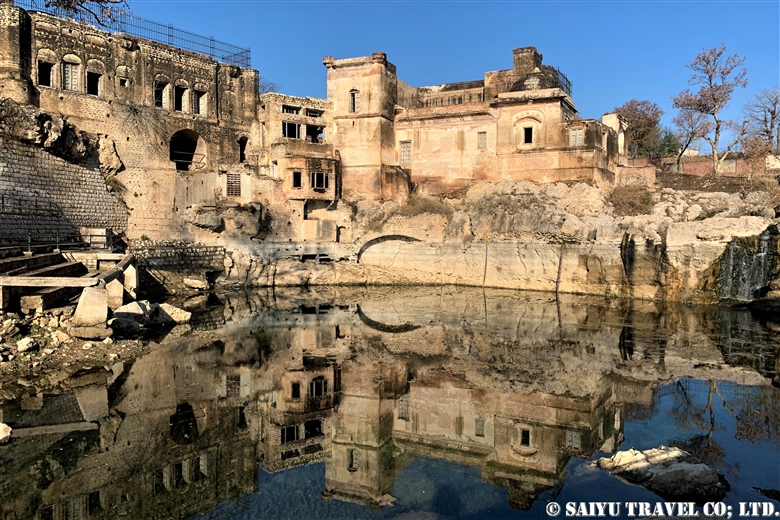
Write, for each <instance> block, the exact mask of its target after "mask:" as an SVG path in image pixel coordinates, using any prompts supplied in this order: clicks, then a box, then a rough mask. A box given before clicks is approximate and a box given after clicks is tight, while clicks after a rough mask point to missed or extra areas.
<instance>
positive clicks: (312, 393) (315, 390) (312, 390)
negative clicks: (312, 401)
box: [309, 378, 328, 397]
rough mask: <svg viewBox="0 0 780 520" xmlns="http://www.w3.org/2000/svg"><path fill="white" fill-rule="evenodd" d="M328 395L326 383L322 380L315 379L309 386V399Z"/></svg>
mask: <svg viewBox="0 0 780 520" xmlns="http://www.w3.org/2000/svg"><path fill="white" fill-rule="evenodd" d="M327 393H328V382H327V381H325V380H324V379H321V378H320V379H315V380H314V381H312V382H311V383H310V384H309V397H322V396H323V395H325V394H327Z"/></svg>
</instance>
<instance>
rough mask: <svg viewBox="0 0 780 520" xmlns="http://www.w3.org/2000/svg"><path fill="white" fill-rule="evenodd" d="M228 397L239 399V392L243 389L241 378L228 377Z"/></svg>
mask: <svg viewBox="0 0 780 520" xmlns="http://www.w3.org/2000/svg"><path fill="white" fill-rule="evenodd" d="M225 379H226V381H225V383H226V386H227V396H228V397H238V395H239V390H240V389H241V376H235V375H232V376H227V377H226V378H225Z"/></svg>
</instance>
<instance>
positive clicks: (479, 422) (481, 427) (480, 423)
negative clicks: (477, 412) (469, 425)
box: [474, 419, 485, 437]
mask: <svg viewBox="0 0 780 520" xmlns="http://www.w3.org/2000/svg"><path fill="white" fill-rule="evenodd" d="M474 435H475V436H477V437H484V436H485V419H476V420H475V421H474Z"/></svg>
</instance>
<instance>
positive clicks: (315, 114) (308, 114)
mask: <svg viewBox="0 0 780 520" xmlns="http://www.w3.org/2000/svg"><path fill="white" fill-rule="evenodd" d="M322 114H323V112H322V110H314V109H311V108H307V109H306V117H322Z"/></svg>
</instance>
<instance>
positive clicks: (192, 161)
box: [170, 150, 206, 170]
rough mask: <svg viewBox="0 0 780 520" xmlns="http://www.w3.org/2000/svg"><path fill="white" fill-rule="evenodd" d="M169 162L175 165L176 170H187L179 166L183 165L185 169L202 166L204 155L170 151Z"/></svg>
mask: <svg viewBox="0 0 780 520" xmlns="http://www.w3.org/2000/svg"><path fill="white" fill-rule="evenodd" d="M170 157H171V161H173V162H175V163H176V168H177V169H179V170H186V169H189V168H179V165H180V164H181V165H185V166H187V167H189V166H191V165H195V166H196V167H197V166H202V165H203V163H204V161H205V160H206V154H203V153H190V152H178V151H176V150H172V151H171V153H170Z"/></svg>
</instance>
